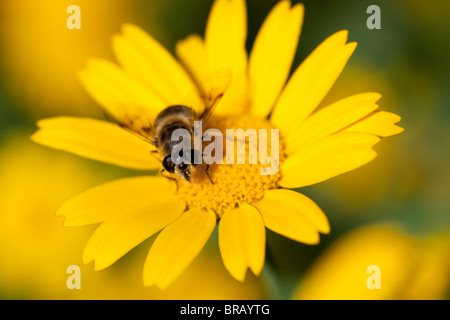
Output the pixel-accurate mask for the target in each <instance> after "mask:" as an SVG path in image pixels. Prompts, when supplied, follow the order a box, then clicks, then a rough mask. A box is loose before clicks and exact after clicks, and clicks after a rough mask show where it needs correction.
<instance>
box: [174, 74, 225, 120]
mask: <svg viewBox="0 0 450 320" xmlns="http://www.w3.org/2000/svg"><path fill="white" fill-rule="evenodd" d="M230 83H231V70H229V69H221V70H219V71H216V72H214V73H212V74H211V75H210V76H208V77H207V78H205V79H203V80H201V81H198V82H197V91H195V92H189V94H187V95H186V96H185V99H184V102H183V103H182V104H184V105H186V106H190V107H191V109H192V114H193V119H192V120H193V121H195V120H203V121H205V122H206V121H207V120H208V118H209V117H210V116H211V114H212V113H213V111H214V109H215V108H216V107H217V105H218V104H219V102H220V100H221V98H222V97H223V95H224V94H225V92H226V91H227V89H228V87H229V85H230Z"/></svg>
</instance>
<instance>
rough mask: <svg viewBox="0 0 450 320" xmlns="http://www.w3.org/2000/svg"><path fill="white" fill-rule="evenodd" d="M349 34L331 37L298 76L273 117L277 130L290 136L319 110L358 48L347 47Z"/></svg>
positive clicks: (309, 59) (295, 76)
mask: <svg viewBox="0 0 450 320" xmlns="http://www.w3.org/2000/svg"><path fill="white" fill-rule="evenodd" d="M347 34H348V32H347V31H340V32H337V33H335V34H334V35H332V36H330V37H329V38H328V39H326V40H325V41H324V42H322V44H321V45H320V46H319V47H317V48H316V49H315V50H314V51H313V52H312V53H311V54H310V55H309V56H308V57H307V58H306V60H305V61H304V62H303V63H302V64H301V65H300V66H299V67H298V68H297V70H296V71H295V72H294V74H293V75H292V77H291V79H290V80H289V82H288V84H287V85H286V88H285V89H284V90H283V92H282V93H281V95H280V99H279V100H278V102H277V104H276V106H275V109H274V111H273V114H272V116H271V121H272V123H273V124H274V125H275V126H276V127H277V128H280V129H281V130H283V131H284V132H287V133H289V132H290V131H291V130H293V129H294V128H295V127H296V126H298V124H299V123H301V122H303V120H305V119H306V118H307V117H308V116H309V115H310V114H311V113H312V112H313V111H314V110H315V109H316V108H317V106H318V105H319V103H320V102H321V101H322V99H323V98H324V97H325V95H326V94H327V93H328V91H329V90H330V89H331V87H332V86H333V84H334V82H335V81H336V79H337V78H338V76H339V75H340V73H341V72H342V70H343V69H344V67H345V64H346V63H347V61H348V59H349V58H350V56H351V55H352V53H353V51H354V50H355V48H356V43H354V42H353V43H349V44H345V42H346V41H347Z"/></svg>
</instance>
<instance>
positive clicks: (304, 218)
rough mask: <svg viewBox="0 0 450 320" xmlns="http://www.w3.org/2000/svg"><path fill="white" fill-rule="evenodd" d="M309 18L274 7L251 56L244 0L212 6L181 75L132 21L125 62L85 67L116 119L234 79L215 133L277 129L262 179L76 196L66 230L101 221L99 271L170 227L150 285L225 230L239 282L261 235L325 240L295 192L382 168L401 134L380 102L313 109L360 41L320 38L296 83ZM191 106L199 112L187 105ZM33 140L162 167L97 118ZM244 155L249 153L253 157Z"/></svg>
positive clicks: (258, 253) (96, 251)
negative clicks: (220, 75)
mask: <svg viewBox="0 0 450 320" xmlns="http://www.w3.org/2000/svg"><path fill="white" fill-rule="evenodd" d="M302 21H303V6H302V5H301V4H298V5H295V6H293V7H291V4H290V2H289V1H281V2H279V3H278V4H277V5H276V6H275V7H274V8H273V10H272V11H271V12H270V14H269V16H268V17H267V19H266V20H265V22H264V24H263V25H262V27H261V29H260V31H259V33H258V35H257V37H256V40H255V43H254V45H253V49H252V51H251V53H250V56H249V57H248V58H247V53H246V50H245V42H246V35H247V21H246V6H245V1H244V0H233V1H225V0H217V1H215V3H214V5H213V7H212V10H211V13H210V16H209V19H208V22H207V27H206V34H205V38H204V39H202V38H201V37H200V36H198V35H192V36H189V37H188V38H186V39H185V40H182V41H180V42H179V43H178V44H177V46H176V52H177V55H178V57H179V59H180V60H181V62H182V63H183V66H184V67H183V66H182V65H181V64H180V63H179V62H177V60H176V59H175V58H174V57H173V56H172V55H171V54H170V53H169V52H168V51H166V50H165V49H164V48H163V47H162V46H161V45H159V44H158V42H157V41H156V40H155V39H153V38H152V37H151V36H149V35H148V34H146V33H145V32H144V31H143V30H141V29H140V28H138V27H136V26H134V25H130V24H127V25H124V26H123V29H122V34H121V35H117V36H115V37H114V38H113V49H114V53H115V54H116V57H117V59H118V61H119V62H120V64H121V66H120V67H119V66H116V65H115V64H113V63H110V62H108V61H104V60H101V59H93V60H90V61H88V64H87V69H86V70H84V71H82V72H81V73H80V77H81V80H82V82H83V84H84V86H85V87H86V89H87V90H88V91H89V92H90V94H91V95H92V96H93V98H94V99H96V100H97V102H98V103H99V104H100V105H102V107H103V108H104V109H105V110H107V112H108V113H109V114H111V115H113V116H114V117H116V118H119V120H120V119H121V117H122V118H123V117H127V119H133V121H135V123H148V122H151V121H153V119H154V117H155V116H156V115H157V114H158V113H159V112H160V111H161V110H163V109H164V108H166V107H168V106H170V105H175V104H188V105H189V103H190V101H192V100H187V99H188V98H187V97H188V96H189V94H190V93H192V92H195V91H196V84H198V83H203V80H204V79H207V78H208V77H209V76H210V75H214V74H216V72H217V71H218V70H222V69H228V70H231V73H232V81H231V83H230V84H229V87H228V90H227V91H226V93H225V94H224V96H223V98H222V99H221V101H220V103H219V105H218V106H217V108H216V109H215V111H214V114H213V116H212V117H211V119H210V125H211V126H212V127H216V128H219V129H220V130H222V131H223V130H224V128H231V129H238V128H241V129H244V130H246V129H248V128H254V129H264V128H265V129H273V128H276V129H279V130H280V131H279V132H280V138H281V141H280V147H279V148H280V150H279V154H280V159H279V160H280V171H279V172H278V173H277V174H274V175H261V174H260V169H261V167H262V165H261V164H257V165H251V164H243V165H233V164H223V165H219V164H216V165H214V166H213V167H212V170H211V172H210V175H211V178H212V180H213V181H214V184H212V183H211V182H210V181H209V180H208V179H200V180H198V179H197V180H198V181H195V180H194V181H193V182H192V183H189V182H187V181H184V180H178V183H177V185H178V188H177V186H176V185H175V184H174V183H173V181H170V180H168V179H166V178H165V177H152V176H144V177H134V178H127V179H122V180H118V181H114V182H111V183H108V184H105V185H102V186H99V187H96V188H93V189H91V190H88V191H86V192H85V193H82V194H80V195H78V196H76V197H74V198H72V199H71V200H69V201H68V202H67V203H65V204H64V205H63V206H62V207H61V208H60V210H59V212H58V214H59V215H62V216H65V225H67V226H79V225H87V224H95V223H101V225H100V226H99V227H98V229H97V230H96V231H95V233H94V234H93V235H92V237H91V238H90V240H89V242H88V244H87V245H86V248H85V250H84V253H83V260H84V262H86V263H88V262H90V261H93V260H94V261H95V268H96V269H103V268H106V267H108V266H109V265H111V264H112V263H114V262H115V261H116V260H117V259H119V258H120V257H121V256H123V255H124V254H126V253H127V252H128V251H129V250H131V249H132V248H133V247H135V246H136V245H137V244H139V243H140V242H142V241H143V240H145V239H146V238H148V237H150V236H151V235H153V234H155V233H156V232H158V231H159V230H161V229H162V231H161V232H160V234H159V235H158V237H157V238H156V240H155V242H154V244H153V245H152V247H151V249H150V252H149V254H148V257H147V260H146V262H145V265H144V272H143V275H144V284H145V285H153V284H156V285H157V286H159V287H161V288H165V287H166V286H168V285H169V284H170V283H171V282H172V281H173V280H174V279H175V278H176V277H177V276H178V275H179V274H180V273H181V272H182V271H183V270H184V269H185V268H186V267H187V266H188V265H189V263H190V262H191V261H192V260H193V259H194V258H195V257H196V256H197V255H198V254H199V252H200V251H201V249H202V248H203V246H204V245H205V243H206V241H207V240H208V238H209V237H210V235H211V233H212V232H213V230H214V228H215V226H216V223H218V224H219V227H218V232H219V248H220V252H221V255H222V259H223V262H224V265H225V267H226V269H227V270H228V271H229V272H230V273H231V275H232V276H233V277H234V278H236V279H238V280H240V281H242V280H243V279H244V278H245V274H246V271H247V269H248V268H250V269H251V271H252V272H253V273H254V274H256V275H258V274H259V273H260V272H261V270H262V268H263V265H264V257H265V227H267V228H268V229H271V230H272V231H274V232H277V233H279V234H282V235H284V236H286V237H288V238H291V239H293V240H296V241H299V242H303V243H306V244H317V243H318V242H319V232H320V233H328V232H329V230H330V227H329V223H328V220H327V218H326V216H325V215H324V213H323V212H322V210H321V209H320V208H319V207H318V206H317V205H316V204H315V203H314V202H313V201H312V200H310V199H309V198H307V197H306V196H304V195H302V194H300V193H297V192H294V191H291V190H288V189H287V188H299V187H303V186H307V185H311V184H315V183H318V182H321V181H324V180H327V179H329V178H332V177H334V176H336V175H339V174H342V173H344V172H347V171H350V170H353V169H356V168H358V167H360V166H362V165H364V164H366V163H368V162H369V161H371V160H372V159H374V158H375V156H376V152H375V151H374V150H373V149H372V147H373V146H374V145H375V144H376V143H377V142H379V141H380V138H381V137H385V136H389V135H393V134H396V133H399V132H401V131H402V130H403V129H402V128H399V127H397V126H395V125H394V123H396V122H398V121H399V120H400V117H399V116H397V115H394V114H391V113H388V112H384V111H376V109H377V105H376V102H377V100H378V99H379V98H380V95H379V94H377V93H362V94H358V95H355V96H351V97H348V98H346V99H343V100H340V101H338V102H336V103H334V104H332V105H330V106H328V107H326V108H324V109H321V110H320V111H317V112H314V111H315V109H316V108H317V106H318V104H319V103H320V102H321V100H322V99H323V98H324V96H325V95H326V94H327V92H328V91H329V89H330V88H331V86H332V85H333V83H334V82H335V80H336V79H337V77H338V76H339V74H340V73H341V71H342V70H343V68H344V66H345V64H346V62H347V60H348V59H349V57H350V56H351V54H352V52H353V51H354V49H355V47H356V44H355V43H346V42H347V32H346V31H340V32H337V33H336V34H334V35H332V36H330V37H329V38H328V39H326V40H325V41H324V42H323V43H322V44H321V45H320V46H319V47H318V48H317V49H316V50H314V51H313V52H312V53H311V54H310V56H309V57H308V58H307V59H306V60H305V61H304V62H303V63H302V64H301V65H300V66H299V67H298V68H297V70H296V71H295V72H294V73H293V75H292V76H291V77H290V78H289V80H288V76H289V70H290V68H291V63H292V61H293V58H294V54H295V51H296V48H297V43H298V39H299V34H300V28H301V25H302ZM193 107H194V108H196V106H193ZM38 126H39V127H40V129H39V131H37V132H36V133H35V134H34V135H33V139H34V141H36V142H39V143H41V144H44V145H47V146H50V147H53V148H57V149H61V150H65V151H69V152H72V153H75V154H78V155H81V156H84V157H87V158H91V159H95V160H100V161H103V162H107V163H111V164H115V165H119V166H123V167H127V168H132V169H139V170H154V169H157V168H160V166H161V162H160V161H156V160H155V158H154V157H152V156H151V155H150V151H151V150H153V147H152V146H151V145H150V144H149V143H147V142H145V141H143V140H140V139H138V138H136V137H135V136H134V135H132V134H130V133H129V132H128V131H126V130H123V129H122V128H121V127H119V126H117V125H115V124H112V123H109V122H105V121H100V120H94V119H80V118H68V117H62V118H54V119H46V120H42V121H40V122H39V123H38ZM247 156H248V155H247Z"/></svg>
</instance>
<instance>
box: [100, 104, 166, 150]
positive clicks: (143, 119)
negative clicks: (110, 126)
mask: <svg viewBox="0 0 450 320" xmlns="http://www.w3.org/2000/svg"><path fill="white" fill-rule="evenodd" d="M127 107H130V106H127ZM127 109H130V110H133V112H132V113H131V112H126V110H127ZM116 110H118V111H116V112H115V113H114V114H113V113H111V112H110V111H107V110H103V114H104V115H105V118H106V119H107V120H108V121H110V122H113V123H116V124H117V125H118V126H120V127H121V128H123V129H125V130H127V131H128V132H130V133H132V134H134V135H135V136H137V137H138V138H140V139H142V140H144V141H146V142H148V143H150V144H152V145H153V146H155V147H157V142H156V141H155V140H154V137H153V136H152V133H153V125H152V117H151V116H150V114H149V112H148V111H147V110H146V108H145V107H143V106H133V108H126V107H125V106H123V107H122V108H116Z"/></svg>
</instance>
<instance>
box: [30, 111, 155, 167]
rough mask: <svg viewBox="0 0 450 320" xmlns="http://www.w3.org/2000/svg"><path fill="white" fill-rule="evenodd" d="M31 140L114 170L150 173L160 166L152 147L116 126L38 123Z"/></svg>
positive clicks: (72, 120) (65, 120)
mask: <svg viewBox="0 0 450 320" xmlns="http://www.w3.org/2000/svg"><path fill="white" fill-rule="evenodd" d="M37 124H38V126H39V128H40V129H39V130H38V131H37V132H35V133H34V134H33V135H32V137H31V139H32V140H33V141H35V142H37V143H40V144H43V145H45V146H48V147H51V148H55V149H58V150H64V151H68V152H71V153H74V154H77V155H79V156H82V157H86V158H89V159H93V160H98V161H102V162H106V163H109V164H114V165H117V166H121V167H125V168H131V169H138V170H153V169H156V168H159V167H160V166H161V164H160V162H159V161H158V160H157V159H156V158H155V157H154V156H153V155H152V154H151V153H150V151H151V150H154V147H153V146H152V145H150V144H149V143H147V142H145V141H143V140H141V139H139V138H137V137H136V136H134V135H133V134H131V133H129V132H127V131H125V130H123V129H121V128H120V127H119V126H117V125H115V124H112V123H109V122H105V121H100V120H94V119H88V118H72V117H58V118H50V119H44V120H40V121H39V122H38V123H37Z"/></svg>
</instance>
